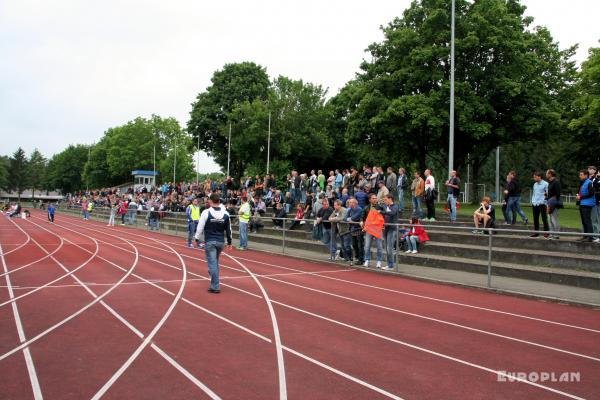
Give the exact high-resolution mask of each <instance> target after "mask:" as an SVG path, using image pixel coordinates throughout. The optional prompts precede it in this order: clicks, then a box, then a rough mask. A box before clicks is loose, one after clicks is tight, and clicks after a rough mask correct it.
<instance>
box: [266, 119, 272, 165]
mask: <svg viewBox="0 0 600 400" xmlns="http://www.w3.org/2000/svg"><path fill="white" fill-rule="evenodd" d="M270 158H271V111H269V138H268V139H267V175H269V161H270Z"/></svg>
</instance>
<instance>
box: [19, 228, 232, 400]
mask: <svg viewBox="0 0 600 400" xmlns="http://www.w3.org/2000/svg"><path fill="white" fill-rule="evenodd" d="M30 222H31V221H30ZM31 223H32V224H34V225H37V224H35V223H34V222H31ZM38 226H39V225H38ZM40 228H42V229H44V230H45V231H47V232H49V233H50V234H52V235H55V236H58V235H56V233H54V232H52V231H50V230H48V229H45V228H43V227H42V226H40ZM133 247H134V248H136V247H135V246H133ZM136 249H137V248H136ZM57 262H58V261H57ZM61 267H62V268H63V269H65V267H64V266H63V265H62V264H61ZM121 270H124V268H121ZM134 275H135V274H134ZM73 278H74V279H75V280H76V281H77V283H78V286H80V287H83V288H84V289H85V290H86V291H87V292H88V293H89V294H90V295H91V296H92V297H93V298H94V299H97V298H98V295H97V294H96V293H95V292H94V291H92V290H91V289H90V288H89V286H88V285H87V284H86V283H85V282H82V281H81V280H80V279H79V278H77V276H75V275H73ZM113 285H117V283H115V284H113ZM121 285H123V283H121ZM100 304H101V305H102V306H103V307H104V308H106V310H108V312H110V313H111V314H112V315H113V316H114V317H115V318H117V320H119V321H120V322H121V323H123V325H125V326H126V327H127V328H128V329H130V330H131V331H132V332H133V333H134V334H135V335H137V336H138V337H139V338H141V339H144V338H145V337H144V334H143V333H142V332H140V331H139V330H138V329H137V328H136V327H134V326H133V325H132V324H131V323H129V321H127V320H126V319H125V318H123V316H121V315H120V314H119V313H117V312H116V311H115V310H114V309H113V308H112V307H111V306H109V305H108V304H107V303H106V302H105V301H104V300H101V301H100ZM150 347H151V348H152V349H153V350H154V351H156V352H157V353H158V354H159V355H160V356H161V357H163V358H164V359H165V360H166V361H167V362H168V363H169V364H171V365H172V366H173V367H174V368H176V369H177V370H178V371H179V372H180V373H182V374H183V375H184V376H185V377H187V378H188V379H189V380H190V381H191V382H192V383H194V384H195V385H196V386H197V387H198V388H200V389H201V390H202V391H204V392H205V393H206V394H207V395H208V396H209V397H210V398H211V399H213V400H218V399H220V397H219V396H217V395H216V394H215V393H214V392H213V391H212V390H211V389H210V388H208V387H207V386H206V385H205V384H204V383H202V382H201V381H200V380H198V379H197V378H196V377H194V376H193V375H192V374H191V373H190V372H189V371H187V370H186V369H185V368H183V367H182V366H181V365H180V364H179V363H177V361H175V360H174V359H173V358H172V357H170V356H169V355H168V354H167V353H165V352H164V351H163V350H162V349H161V348H159V347H158V346H157V345H155V344H151V346H150ZM132 362H133V361H132Z"/></svg>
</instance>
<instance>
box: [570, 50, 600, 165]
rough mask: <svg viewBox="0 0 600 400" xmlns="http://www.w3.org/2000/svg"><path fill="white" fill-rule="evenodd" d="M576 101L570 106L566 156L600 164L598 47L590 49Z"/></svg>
mask: <svg viewBox="0 0 600 400" xmlns="http://www.w3.org/2000/svg"><path fill="white" fill-rule="evenodd" d="M576 87H577V92H578V97H577V98H576V99H575V100H574V102H573V113H574V118H573V120H572V121H571V122H570V123H569V129H570V131H571V132H572V133H574V137H572V140H571V143H572V146H571V151H569V154H570V155H571V156H572V157H573V158H574V159H576V160H580V162H583V163H593V164H595V165H599V164H600V152H599V151H598V146H597V145H596V144H597V143H598V138H599V137H600V47H593V48H590V49H589V55H588V58H587V60H586V61H584V62H583V63H582V64H581V72H580V73H579V75H578V80H577V85H576Z"/></svg>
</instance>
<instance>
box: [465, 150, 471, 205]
mask: <svg viewBox="0 0 600 400" xmlns="http://www.w3.org/2000/svg"><path fill="white" fill-rule="evenodd" d="M470 183H471V153H467V195H466V196H467V203H468V202H469V201H470V200H471V196H470V195H469V186H470Z"/></svg>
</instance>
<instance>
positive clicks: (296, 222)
mask: <svg viewBox="0 0 600 400" xmlns="http://www.w3.org/2000/svg"><path fill="white" fill-rule="evenodd" d="M304 207H305V205H304V203H300V204H299V205H298V211H296V217H294V220H293V221H292V224H291V225H290V230H292V229H294V228H295V227H297V226H300V224H301V222H302V221H303V220H304Z"/></svg>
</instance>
